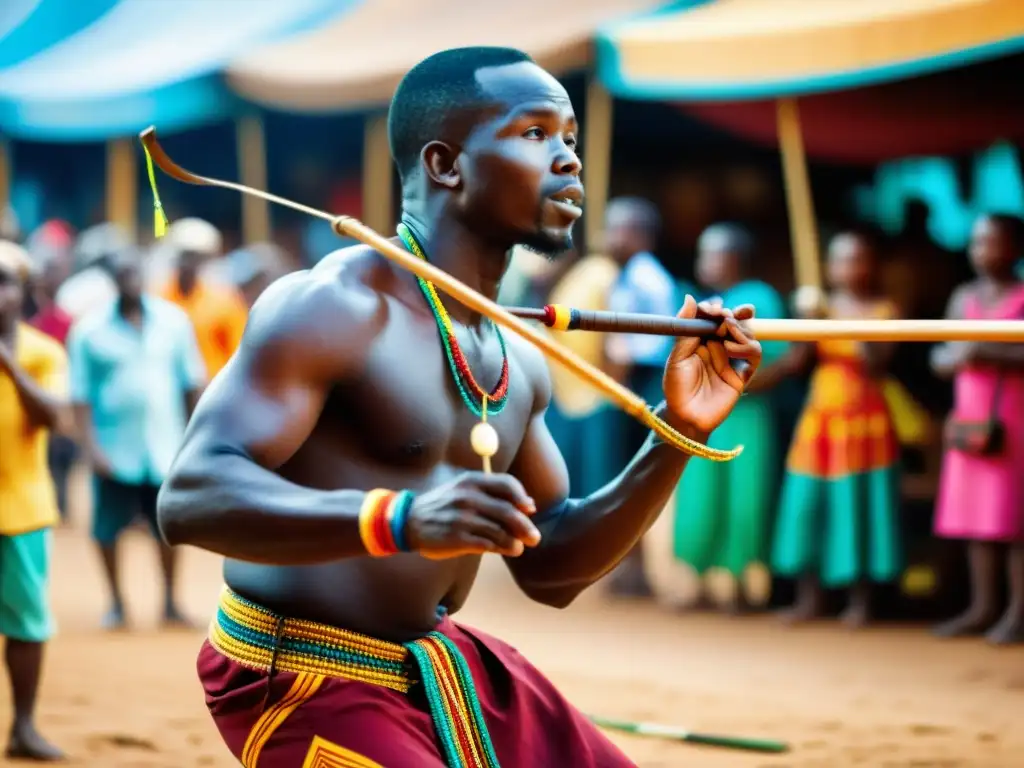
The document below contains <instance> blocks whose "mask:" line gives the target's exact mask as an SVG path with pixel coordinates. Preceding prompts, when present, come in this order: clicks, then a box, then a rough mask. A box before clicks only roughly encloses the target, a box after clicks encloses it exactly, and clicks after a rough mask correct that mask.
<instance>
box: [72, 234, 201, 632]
mask: <svg viewBox="0 0 1024 768" xmlns="http://www.w3.org/2000/svg"><path fill="white" fill-rule="evenodd" d="M110 270H111V273H112V277H113V280H114V282H115V284H116V286H117V297H116V298H115V299H114V300H113V301H112V302H109V303H107V304H105V305H103V306H100V307H98V308H97V309H95V310H93V311H92V312H90V313H89V314H88V315H86V316H85V317H83V318H82V320H80V321H79V322H78V323H77V324H76V325H75V326H74V328H73V329H72V331H71V335H70V336H69V338H68V357H69V361H70V370H71V399H72V402H73V404H74V408H75V415H76V420H77V422H78V426H79V431H80V433H81V437H82V443H83V448H84V450H85V453H86V456H87V458H88V460H89V463H90V465H91V467H92V471H93V477H94V486H93V487H94V491H93V499H94V503H93V510H94V511H93V537H94V538H95V540H96V542H97V544H98V545H99V548H100V552H101V554H102V558H103V565H104V569H105V571H106V575H107V580H108V584H109V586H110V591H111V602H112V605H111V610H110V613H108V614H107V616H106V617H105V619H104V622H103V623H104V626H105V627H107V628H109V629H118V628H122V627H123V626H124V625H125V610H124V599H123V596H122V592H121V583H120V576H119V573H118V568H117V557H116V544H117V540H118V538H119V536H120V534H121V532H122V531H124V530H125V528H127V527H128V526H129V525H130V524H131V523H132V522H133V521H134V519H135V518H136V516H137V515H142V517H144V518H145V519H146V520H147V521H148V522H149V524H150V527H151V530H152V531H153V532H154V534H155V536H156V538H157V542H158V543H159V546H160V550H161V552H160V554H161V566H162V569H163V576H164V621H165V622H167V623H169V624H183V623H186V622H185V619H184V616H183V614H182V613H181V611H179V610H178V607H177V603H176V601H175V598H174V574H175V561H176V557H175V553H174V552H173V550H171V548H170V547H167V546H165V545H164V544H163V543H162V539H161V538H160V535H159V532H158V530H157V527H156V497H157V492H158V491H159V488H160V484H161V483H162V482H163V480H164V478H165V477H166V476H167V472H168V470H169V469H170V466H171V461H172V460H173V458H174V455H175V453H176V452H177V450H178V447H179V445H180V444H181V441H182V439H183V437H184V432H185V424H186V423H187V420H188V416H189V414H190V413H191V409H192V407H193V405H194V404H195V401H196V399H197V396H198V393H199V391H200V389H201V388H202V386H203V384H204V382H205V378H206V372H205V369H204V366H203V362H202V358H201V357H200V356H199V350H198V347H197V345H196V340H195V334H194V332H193V330H192V325H191V323H190V322H189V319H188V317H187V316H186V315H185V313H184V312H182V311H181V310H180V309H178V308H177V307H175V306H174V305H173V304H170V303H169V302H166V301H164V300H162V299H159V298H157V297H155V296H149V295H144V294H143V290H142V284H143V279H142V272H141V264H140V260H139V258H138V255H137V254H135V253H133V252H130V251H122V252H121V253H119V254H118V255H117V256H116V257H114V258H113V259H111V262H110Z"/></svg>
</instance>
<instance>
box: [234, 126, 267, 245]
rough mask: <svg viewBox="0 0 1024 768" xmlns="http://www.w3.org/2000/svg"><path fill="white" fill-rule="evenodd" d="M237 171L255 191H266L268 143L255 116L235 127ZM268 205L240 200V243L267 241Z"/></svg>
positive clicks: (247, 197) (245, 198) (248, 196)
mask: <svg viewBox="0 0 1024 768" xmlns="http://www.w3.org/2000/svg"><path fill="white" fill-rule="evenodd" d="M236 136H237V139H236V144H237V147H238V171H239V175H240V177H241V180H242V183H243V184H245V185H246V186H247V187H255V188H256V189H266V188H267V142H266V139H265V137H264V134H263V121H262V119H260V118H259V117H258V116H256V115H249V116H247V117H243V118H240V119H239V121H238V124H237V128H236ZM270 235H271V224H270V204H269V203H268V202H267V201H266V200H261V199H260V198H258V197H253V196H251V195H246V196H244V197H243V198H242V240H243V242H245V243H262V242H266V241H268V240H270Z"/></svg>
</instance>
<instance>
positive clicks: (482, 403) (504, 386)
mask: <svg viewBox="0 0 1024 768" xmlns="http://www.w3.org/2000/svg"><path fill="white" fill-rule="evenodd" d="M398 236H399V237H400V238H401V239H402V243H403V244H404V245H405V247H406V248H408V249H409V251H410V252H411V253H413V254H415V255H417V256H419V257H420V258H421V259H423V260H424V261H426V260H427V255H426V254H425V253H424V252H423V248H421V247H420V244H419V242H417V240H416V236H415V235H413V233H412V230H411V229H409V227H407V226H406V225H405V224H399V225H398ZM416 280H417V281H418V282H419V284H420V290H421V291H422V292H423V296H424V297H425V298H426V300H427V304H429V305H430V310H431V311H432V312H433V313H434V320H435V322H437V330H438V333H439V334H440V335H441V343H442V344H443V345H444V351H445V355H446V356H447V357H448V367H449V368H450V369H451V372H452V378H454V379H455V385H456V386H457V387H458V388H459V394H460V395H461V396H462V402H464V403H465V404H466V407H467V408H469V410H470V412H471V413H472V414H473V415H474V416H477V417H484V418H485V416H484V414H485V411H484V410H483V409H484V408H486V409H487V410H486V413H487V414H489V415H491V416H496V415H497V414H499V413H501V412H502V410H503V409H504V408H505V404H506V403H507V402H508V353H507V352H506V351H505V339H504V338H503V337H502V335H501V329H500V328H498V327H497V326H495V328H494V330H495V332H496V333H497V334H498V345H499V346H500V347H501V376H500V377H499V378H498V383H497V385H495V387H494V389H492V390H491V391H490V392H487V391H485V390H484V389H483V387H481V386H480V385H479V384H478V383H477V381H476V379H475V378H473V372H472V371H470V370H469V362H468V361H467V360H466V356H465V355H464V354H462V349H461V348H460V347H459V341H458V339H456V338H455V329H454V328H453V327H452V320H451V318H450V317H449V316H448V312H447V310H446V309H445V308H444V305H443V304H442V303H441V298H440V297H439V296H438V295H437V289H436V288H434V285H433V283H431V282H429V281H427V280H424V279H423V278H422V277H417V278H416Z"/></svg>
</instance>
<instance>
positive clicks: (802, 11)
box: [598, 0, 1024, 287]
mask: <svg viewBox="0 0 1024 768" xmlns="http://www.w3.org/2000/svg"><path fill="white" fill-rule="evenodd" d="M1021 51H1024V3H1022V2H1020V0H902V1H901V2H899V3H894V2H892V0H830V1H829V2H822V0H775V1H774V2H771V3H767V2H761V1H760V0H717V1H716V2H700V3H688V4H687V6H686V7H683V8H677V9H675V10H674V11H672V12H670V13H664V14H660V15H658V16H657V17H655V18H646V19H636V20H631V21H626V22H622V23H620V24H617V25H610V26H609V27H607V28H605V29H604V30H602V31H601V33H600V34H599V35H598V73H599V76H600V78H601V81H602V82H603V83H604V85H605V87H607V88H608V89H609V90H611V91H612V92H613V93H614V94H616V95H619V96H623V97H626V98H635V99H657V100H661V101H686V102H704V103H705V104H704V106H703V107H698V108H697V110H691V111H698V113H703V114H704V116H705V117H707V118H710V119H711V120H712V121H713V122H718V123H719V124H720V125H721V124H727V125H732V126H739V125H740V124H741V123H745V121H744V119H743V118H741V117H740V113H739V112H738V111H735V110H732V111H730V110H728V109H724V110H723V109H717V108H716V107H715V105H714V104H713V102H720V103H724V102H743V101H745V100H756V99H770V100H773V101H772V102H770V105H769V107H768V108H769V109H772V110H773V111H774V113H775V130H774V133H775V135H776V136H777V138H778V141H779V144H780V146H781V149H782V160H783V173H784V176H785V184H786V195H787V201H788V204H789V211H790V229H791V232H792V239H793V252H794V257H795V260H796V271H797V279H798V281H799V283H800V285H802V286H812V287H818V286H820V285H821V266H820V258H819V254H818V238H817V232H816V226H815V219H814V210H813V201H812V199H811V193H810V187H809V182H808V176H807V168H806V160H805V148H804V141H805V138H806V137H805V135H804V134H805V132H804V130H803V127H802V125H801V111H802V107H803V99H802V100H801V103H800V105H799V106H798V104H797V100H796V97H798V96H801V97H807V96H808V95H810V94H822V93H825V92H830V91H839V90H843V89H853V88H863V87H865V86H872V85H880V84H882V83H892V82H894V81H898V80H906V79H908V78H911V77H919V76H922V75H926V74H930V73H936V72H941V71H946V70H953V69H958V68H962V67H966V66H968V65H971V64H977V63H980V62H984V61H989V60H993V59H998V58H1000V57H1007V56H1011V55H1013V54H1015V53H1019V52H1021ZM748 111H749V110H748ZM752 114H753V115H754V116H755V118H756V117H757V115H758V113H756V112H754V113H752ZM749 117H750V115H747V118H749ZM754 122H755V123H756V124H757V125H758V126H759V128H757V129H755V130H756V131H758V132H760V134H761V135H762V136H763V135H764V133H765V129H764V127H763V123H761V122H760V121H757V120H755V121H754ZM919 125H920V123H919ZM863 127H864V128H865V129H866V130H867V129H870V126H863ZM745 130H748V131H749V130H750V129H749V128H748V129H745Z"/></svg>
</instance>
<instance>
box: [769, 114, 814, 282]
mask: <svg viewBox="0 0 1024 768" xmlns="http://www.w3.org/2000/svg"><path fill="white" fill-rule="evenodd" d="M776 118H777V121H778V132H779V149H780V151H781V153H782V173H783V180H784V183H785V186H786V204H787V207H788V209H789V231H790V239H791V240H792V243H793V259H794V262H795V267H796V280H797V284H798V286H799V287H802V288H803V287H812V288H818V289H821V287H822V281H821V254H820V253H819V248H818V227H817V223H816V221H815V218H814V199H813V198H812V196H811V183H810V177H809V176H808V173H807V158H806V156H805V154H804V141H803V134H802V133H801V130H800V111H799V108H798V107H797V103H796V101H795V100H794V99H779V101H778V102H777V111H776Z"/></svg>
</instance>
